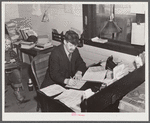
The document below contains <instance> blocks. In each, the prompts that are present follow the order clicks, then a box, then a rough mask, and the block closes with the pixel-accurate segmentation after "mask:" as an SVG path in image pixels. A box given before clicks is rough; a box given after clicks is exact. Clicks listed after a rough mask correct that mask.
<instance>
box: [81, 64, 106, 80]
mask: <svg viewBox="0 0 150 123" xmlns="http://www.w3.org/2000/svg"><path fill="white" fill-rule="evenodd" d="M106 72H107V70H105V69H104V68H103V67H101V66H98V67H89V68H88V70H87V71H86V72H85V74H84V75H83V77H82V80H85V81H97V82H102V81H103V80H104V78H105V76H106Z"/></svg>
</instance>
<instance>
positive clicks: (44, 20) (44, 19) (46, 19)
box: [42, 6, 50, 22]
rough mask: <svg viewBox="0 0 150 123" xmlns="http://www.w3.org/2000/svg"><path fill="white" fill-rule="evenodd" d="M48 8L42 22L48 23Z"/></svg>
mask: <svg viewBox="0 0 150 123" xmlns="http://www.w3.org/2000/svg"><path fill="white" fill-rule="evenodd" d="M49 8H50V6H49V7H48V8H47V9H46V10H45V12H44V15H43V18H42V22H49V16H48V9H49Z"/></svg>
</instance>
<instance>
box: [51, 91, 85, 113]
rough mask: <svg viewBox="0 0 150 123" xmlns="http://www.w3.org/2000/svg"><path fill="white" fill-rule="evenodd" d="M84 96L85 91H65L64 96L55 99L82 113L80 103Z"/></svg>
mask: <svg viewBox="0 0 150 123" xmlns="http://www.w3.org/2000/svg"><path fill="white" fill-rule="evenodd" d="M83 95H84V91H81V90H73V89H69V90H65V91H64V92H63V93H62V94H60V95H59V96H57V97H55V98H54V99H57V100H59V101H61V102H62V103H64V104H65V105H66V106H68V107H69V108H71V109H72V110H73V111H75V112H81V108H80V103H81V101H82V97H83Z"/></svg>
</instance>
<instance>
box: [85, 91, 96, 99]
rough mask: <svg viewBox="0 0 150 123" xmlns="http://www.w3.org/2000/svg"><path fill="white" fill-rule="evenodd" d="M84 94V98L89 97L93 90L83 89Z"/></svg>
mask: <svg viewBox="0 0 150 123" xmlns="http://www.w3.org/2000/svg"><path fill="white" fill-rule="evenodd" d="M84 94H85V98H86V99H88V98H89V97H91V96H92V95H94V92H93V91H92V90H91V89H87V90H85V92H84Z"/></svg>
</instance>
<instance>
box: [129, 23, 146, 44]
mask: <svg viewBox="0 0 150 123" xmlns="http://www.w3.org/2000/svg"><path fill="white" fill-rule="evenodd" d="M131 44H137V45H144V44H145V24H144V23H140V24H139V25H138V24H137V23H132V37H131Z"/></svg>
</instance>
